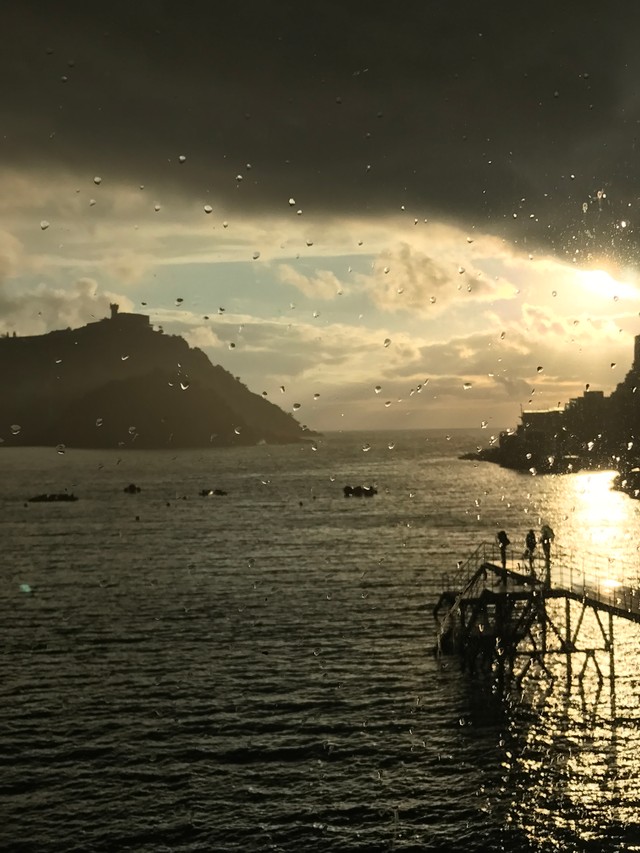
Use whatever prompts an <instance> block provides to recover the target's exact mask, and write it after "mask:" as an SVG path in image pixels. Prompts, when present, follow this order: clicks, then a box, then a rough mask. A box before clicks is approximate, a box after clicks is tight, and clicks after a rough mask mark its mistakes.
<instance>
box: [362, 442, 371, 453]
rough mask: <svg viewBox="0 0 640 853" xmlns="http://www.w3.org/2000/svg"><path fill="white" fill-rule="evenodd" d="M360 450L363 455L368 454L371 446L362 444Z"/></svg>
mask: <svg viewBox="0 0 640 853" xmlns="http://www.w3.org/2000/svg"><path fill="white" fill-rule="evenodd" d="M362 450H363V452H364V453H368V452H369V450H371V445H370V444H363V445H362Z"/></svg>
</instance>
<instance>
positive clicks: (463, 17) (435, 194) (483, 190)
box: [0, 0, 640, 255]
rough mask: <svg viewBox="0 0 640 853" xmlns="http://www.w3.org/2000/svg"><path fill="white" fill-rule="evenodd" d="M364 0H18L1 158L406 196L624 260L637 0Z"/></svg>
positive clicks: (632, 178) (319, 192) (281, 204)
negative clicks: (574, 0)
mask: <svg viewBox="0 0 640 853" xmlns="http://www.w3.org/2000/svg"><path fill="white" fill-rule="evenodd" d="M614 7H615V8H614ZM376 8H377V4H364V3H360V2H352V3H339V2H325V3H322V4H316V5H314V6H308V5H306V4H300V3H294V2H272V3H266V2H251V3H247V2H244V3H243V2H236V3H215V2H211V3H207V4H201V3H194V2H188V0H187V2H183V3H168V2H136V3H122V2H112V3H108V4H107V3H105V4H97V3H86V2H83V3H80V2H78V3H73V2H64V0H63V2H59V3H55V4H40V3H35V2H21V3H19V4H18V3H15V4H13V9H12V10H11V11H10V12H9V13H5V21H4V47H3V50H2V52H1V53H0V74H1V79H2V80H3V81H4V89H5V91H4V95H3V110H2V118H1V122H2V134H1V137H2V142H1V147H0V154H1V156H2V160H3V162H4V164H5V165H16V166H21V167H28V168H31V169H37V170H42V171H43V172H46V170H47V169H49V168H51V167H64V168H65V169H70V170H72V171H74V172H76V173H78V175H82V174H85V175H87V176H93V175H94V174H100V175H103V176H106V179H108V178H111V179H113V178H114V177H115V178H118V179H125V180H129V181H131V182H134V183H135V184H138V183H142V184H145V185H149V186H153V187H154V188H158V187H161V186H162V185H166V184H168V183H170V184H173V185H175V187H180V188H182V190H183V191H184V192H185V193H189V194H194V195H195V196H197V198H199V199H200V200H204V201H206V200H207V198H208V197H211V198H212V199H222V200H223V202H224V204H225V206H226V207H228V208H236V209H238V210H242V211H244V212H250V211H260V210H264V211H268V210H273V209H276V210H279V211H286V210H287V209H288V204H287V202H288V199H289V197H290V196H293V197H294V198H295V199H296V202H297V205H299V206H301V207H303V208H304V209H305V211H309V212H312V211H327V212H332V213H333V212H340V211H346V212H355V213H358V214H364V213H378V212H387V211H399V210H400V208H401V205H405V207H406V210H407V212H408V214H410V215H415V216H427V215H429V216H430V215H439V216H444V217H451V218H456V219H461V220H463V221H464V222H466V223H469V224H472V225H477V226H478V227H489V228H492V229H493V230H497V231H504V232H507V233H509V234H510V235H511V236H512V237H513V238H514V239H518V240H524V239H525V238H526V239H527V240H528V241H531V242H532V243H536V242H538V241H543V242H546V243H547V244H551V245H553V246H554V247H555V249H556V251H558V252H561V253H562V252H570V253H572V252H574V251H575V250H576V249H579V250H580V251H581V252H583V253H586V252H588V251H595V252H598V251H602V250H603V249H604V250H607V251H613V250H615V251H619V252H621V253H623V254H624V253H625V252H626V254H628V255H631V254H633V251H634V248H635V237H634V215H635V204H636V200H637V194H638V192H640V181H639V174H638V166H637V163H636V134H637V130H636V129H637V123H636V122H637V118H638V116H639V115H640V109H639V103H638V96H637V95H636V93H635V88H634V79H635V78H636V73H635V72H636V71H637V70H638V62H637V60H636V59H635V52H636V51H635V46H634V44H633V42H632V37H633V34H634V33H635V32H636V30H637V24H638V22H639V19H640V8H639V7H638V5H637V4H635V3H633V2H631V0H629V2H626V3H623V4H618V6H616V4H606V5H602V4H599V5H598V6H596V5H595V4H591V3H586V4H580V5H579V7H578V6H577V4H567V5H566V6H565V5H564V4H558V3H549V2H542V3H538V4H535V5H532V4H529V3H524V2H515V0H510V2H502V0H499V2H493V3H490V4H487V3H483V4H481V3H477V2H470V0H467V1H466V2H444V1H443V2H435V0H431V2H429V1H428V0H421V2H407V3H404V4H401V5H400V6H397V7H394V8H393V9H391V7H386V9H385V10H384V11H376ZM576 9H578V10H579V13H578V14H576ZM590 9H597V11H595V12H594V11H589V10H590ZM181 154H183V155H185V156H186V158H187V159H186V161H185V162H184V164H180V163H179V160H178V157H179V155H181ZM247 163H250V164H251V169H248V168H247ZM238 174H241V175H242V176H243V179H242V181H241V182H238V181H236V175H238ZM572 175H573V176H575V177H573V178H572V177H571V176H572ZM598 190H604V191H605V196H604V197H600V198H599V199H597V197H596V193H597V191H598ZM521 199H525V201H524V202H523V201H521ZM583 203H585V204H587V211H586V213H583V211H582V204H583ZM628 203H631V204H632V208H631V211H629V209H628V208H627V207H626V205H627V204H628ZM514 214H515V216H514ZM622 216H627V217H628V219H629V223H630V224H629V225H628V226H627V227H626V228H625V229H624V232H621V231H620V229H619V227H617V226H616V222H619V220H620V218H621V217H622Z"/></svg>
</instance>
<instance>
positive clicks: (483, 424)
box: [480, 421, 489, 429]
mask: <svg viewBox="0 0 640 853" xmlns="http://www.w3.org/2000/svg"><path fill="white" fill-rule="evenodd" d="M488 426H489V422H488V421H482V422H481V423H480V428H481V429H486V428H487V427H488Z"/></svg>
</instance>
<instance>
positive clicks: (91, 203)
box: [89, 198, 96, 207]
mask: <svg viewBox="0 0 640 853" xmlns="http://www.w3.org/2000/svg"><path fill="white" fill-rule="evenodd" d="M95 203H96V200H95V198H90V199H89V207H93V206H94V204H95Z"/></svg>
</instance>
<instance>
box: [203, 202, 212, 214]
mask: <svg viewBox="0 0 640 853" xmlns="http://www.w3.org/2000/svg"><path fill="white" fill-rule="evenodd" d="M203 210H204V212H205V213H211V212H212V211H213V208H212V207H211V205H210V204H205V206H204V208H203Z"/></svg>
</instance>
